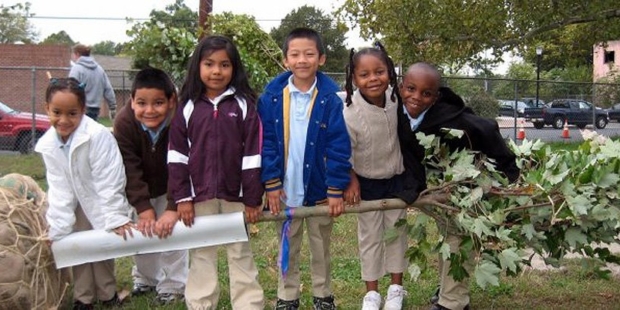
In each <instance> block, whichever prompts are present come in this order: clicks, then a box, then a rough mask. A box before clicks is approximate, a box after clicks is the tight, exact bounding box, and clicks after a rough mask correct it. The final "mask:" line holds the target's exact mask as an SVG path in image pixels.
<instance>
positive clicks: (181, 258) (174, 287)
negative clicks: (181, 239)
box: [131, 194, 189, 294]
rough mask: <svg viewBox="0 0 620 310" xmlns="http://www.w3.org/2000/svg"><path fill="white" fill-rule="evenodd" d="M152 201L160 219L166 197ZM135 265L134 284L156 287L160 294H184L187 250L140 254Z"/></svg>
mask: <svg viewBox="0 0 620 310" xmlns="http://www.w3.org/2000/svg"><path fill="white" fill-rule="evenodd" d="M150 201H151V205H152V206H153V207H154V208H155V214H157V218H159V217H160V216H161V215H162V214H163V213H164V211H166V205H167V204H168V199H167V197H166V195H165V194H164V195H161V196H159V197H157V198H153V199H151V200H150ZM136 221H137V219H136ZM173 233H174V232H173ZM153 238H157V237H153ZM134 263H135V265H134V266H133V268H132V270H131V274H132V276H133V282H134V283H138V284H143V285H148V286H155V288H156V290H157V293H158V294H163V293H172V294H183V293H184V291H185V281H187V270H188V263H189V262H188V253H187V250H182V251H168V252H160V253H149V254H138V255H136V256H134Z"/></svg>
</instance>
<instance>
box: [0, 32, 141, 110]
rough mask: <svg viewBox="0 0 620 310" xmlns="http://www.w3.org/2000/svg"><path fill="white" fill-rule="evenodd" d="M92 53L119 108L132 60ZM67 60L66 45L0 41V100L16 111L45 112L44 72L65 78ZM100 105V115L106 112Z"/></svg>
mask: <svg viewBox="0 0 620 310" xmlns="http://www.w3.org/2000/svg"><path fill="white" fill-rule="evenodd" d="M92 56H93V58H95V61H97V62H98V63H99V64H100V65H101V67H103V69H104V70H106V73H107V74H108V76H109V78H110V82H111V83H112V88H114V91H115V93H116V101H117V105H118V106H119V107H121V106H122V105H123V103H124V102H126V101H127V100H128V99H129V95H128V90H129V89H130V88H131V81H130V78H129V73H130V72H129V70H130V69H131V59H130V58H123V57H112V56H100V55H92ZM70 60H71V47H70V46H66V45H34V44H0V102H3V103H5V104H7V105H8V106H10V107H12V108H13V109H16V110H21V111H29V112H30V111H33V110H35V111H36V112H37V113H45V109H44V107H43V104H44V102H45V89H46V88H47V84H48V78H47V72H50V74H51V75H52V76H53V77H66V76H67V75H68V74H69V69H70V65H71V63H70ZM101 107H102V111H101V113H102V115H107V113H108V110H107V105H106V104H102V106H101Z"/></svg>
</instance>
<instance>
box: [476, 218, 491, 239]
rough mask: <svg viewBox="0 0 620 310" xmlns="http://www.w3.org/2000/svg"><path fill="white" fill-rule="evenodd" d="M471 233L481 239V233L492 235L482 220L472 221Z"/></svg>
mask: <svg viewBox="0 0 620 310" xmlns="http://www.w3.org/2000/svg"><path fill="white" fill-rule="evenodd" d="M472 231H473V232H474V233H475V234H476V235H477V236H478V237H482V233H483V232H484V233H485V234H486V235H491V234H493V233H492V232H491V229H489V226H488V224H487V223H486V221H484V219H482V218H476V219H474V223H473V225H472Z"/></svg>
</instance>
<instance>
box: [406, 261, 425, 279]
mask: <svg viewBox="0 0 620 310" xmlns="http://www.w3.org/2000/svg"><path fill="white" fill-rule="evenodd" d="M407 272H408V273H409V278H411V280H413V281H418V279H419V278H420V275H421V274H422V271H421V269H420V266H418V265H417V264H409V267H408V268H407Z"/></svg>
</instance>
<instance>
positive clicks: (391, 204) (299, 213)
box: [258, 195, 446, 222]
mask: <svg viewBox="0 0 620 310" xmlns="http://www.w3.org/2000/svg"><path fill="white" fill-rule="evenodd" d="M445 200H446V197H445V196H442V195H428V196H424V197H421V198H420V199H418V200H416V201H415V202H414V203H413V204H411V205H407V204H406V203H405V202H404V201H402V200H400V199H383V200H371V201H362V202H360V204H359V205H357V206H345V209H344V213H345V214H351V213H364V212H369V211H380V210H393V209H405V208H409V207H413V208H416V209H419V210H421V211H422V212H424V210H425V209H426V208H432V206H433V205H435V204H436V203H437V201H445ZM315 216H329V206H327V205H320V206H314V207H299V208H295V212H293V214H292V217H293V218H295V219H298V218H306V217H315ZM285 219H286V215H285V214H284V212H280V214H277V215H274V214H271V213H270V212H269V211H265V212H263V214H262V215H261V217H260V218H259V220H258V221H259V222H275V221H283V220H285Z"/></svg>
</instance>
